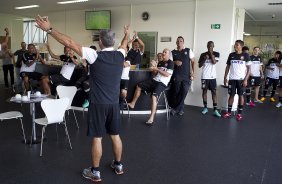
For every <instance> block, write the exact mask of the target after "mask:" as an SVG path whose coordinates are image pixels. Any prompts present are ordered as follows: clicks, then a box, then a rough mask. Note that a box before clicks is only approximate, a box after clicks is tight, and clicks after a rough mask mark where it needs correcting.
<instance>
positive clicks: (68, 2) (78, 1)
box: [57, 0, 88, 4]
mask: <svg viewBox="0 0 282 184" xmlns="http://www.w3.org/2000/svg"><path fill="white" fill-rule="evenodd" d="M86 1H88V0H73V1H61V2H57V4H71V3H81V2H86Z"/></svg>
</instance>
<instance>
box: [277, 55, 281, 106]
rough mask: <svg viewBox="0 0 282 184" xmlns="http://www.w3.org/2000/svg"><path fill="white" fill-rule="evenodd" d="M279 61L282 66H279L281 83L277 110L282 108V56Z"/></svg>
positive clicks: (279, 84)
mask: <svg viewBox="0 0 282 184" xmlns="http://www.w3.org/2000/svg"><path fill="white" fill-rule="evenodd" d="M279 61H280V64H278V65H277V66H279V83H278V89H279V90H278V91H279V102H278V104H276V107H277V108H280V107H281V106H282V55H280V58H279Z"/></svg>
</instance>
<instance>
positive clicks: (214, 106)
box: [212, 103, 217, 111]
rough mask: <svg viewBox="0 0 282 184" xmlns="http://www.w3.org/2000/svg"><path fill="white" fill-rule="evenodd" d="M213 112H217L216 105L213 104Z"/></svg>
mask: <svg viewBox="0 0 282 184" xmlns="http://www.w3.org/2000/svg"><path fill="white" fill-rule="evenodd" d="M212 105H213V110H214V111H216V110H217V103H213V104H212Z"/></svg>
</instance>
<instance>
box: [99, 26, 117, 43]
mask: <svg viewBox="0 0 282 184" xmlns="http://www.w3.org/2000/svg"><path fill="white" fill-rule="evenodd" d="M115 35H116V34H115V33H114V32H113V31H112V30H110V29H102V30H101V31H100V40H101V42H102V44H103V45H104V46H105V47H112V46H114V44H115Z"/></svg>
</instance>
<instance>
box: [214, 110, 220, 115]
mask: <svg viewBox="0 0 282 184" xmlns="http://www.w3.org/2000/svg"><path fill="white" fill-rule="evenodd" d="M213 115H214V116H216V117H221V115H220V113H219V112H218V110H215V111H214V112H213Z"/></svg>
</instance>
